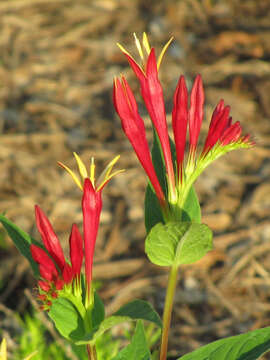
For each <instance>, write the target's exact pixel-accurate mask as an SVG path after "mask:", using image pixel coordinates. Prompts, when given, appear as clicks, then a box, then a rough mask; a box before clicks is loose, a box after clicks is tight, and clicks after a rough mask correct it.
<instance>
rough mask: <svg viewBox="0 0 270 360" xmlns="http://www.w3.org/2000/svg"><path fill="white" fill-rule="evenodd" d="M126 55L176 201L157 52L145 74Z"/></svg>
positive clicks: (151, 52)
mask: <svg viewBox="0 0 270 360" xmlns="http://www.w3.org/2000/svg"><path fill="white" fill-rule="evenodd" d="M125 55H126V57H127V59H128V61H129V63H130V65H131V67H132V69H133V71H134V73H135V75H136V76H137V78H138V79H139V81H140V85H141V94H142V97H143V100H144V102H145V105H146V108H147V110H148V112H149V115H150V118H151V120H152V122H153V124H154V127H155V130H156V131H157V134H158V137H159V140H160V144H161V147H162V151H163V155H164V161H165V166H166V169H167V174H168V183H169V195H170V196H171V197H172V200H175V197H176V192H175V177H174V168H173V162H172V154H171V148H170V141H169V135H168V127H167V121H166V112H165V106H164V98H163V90H162V86H161V84H160V81H159V78H158V69H157V61H156V56H155V50H154V49H153V48H152V49H151V51H150V54H149V56H148V60H147V64H146V72H145V73H144V72H143V71H142V69H141V68H140V66H138V65H137V63H136V62H135V61H134V60H133V59H132V57H130V56H129V55H128V54H125Z"/></svg>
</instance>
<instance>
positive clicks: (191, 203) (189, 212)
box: [181, 186, 201, 224]
mask: <svg viewBox="0 0 270 360" xmlns="http://www.w3.org/2000/svg"><path fill="white" fill-rule="evenodd" d="M181 220H182V221H191V222H196V223H199V224H200V223H201V207H200V203H199V199H198V196H197V193H196V191H195V189H194V186H192V187H191V189H190V191H189V193H188V196H187V199H186V201H185V204H184V207H183V215H182V219H181Z"/></svg>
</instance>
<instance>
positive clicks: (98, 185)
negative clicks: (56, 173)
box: [58, 152, 125, 191]
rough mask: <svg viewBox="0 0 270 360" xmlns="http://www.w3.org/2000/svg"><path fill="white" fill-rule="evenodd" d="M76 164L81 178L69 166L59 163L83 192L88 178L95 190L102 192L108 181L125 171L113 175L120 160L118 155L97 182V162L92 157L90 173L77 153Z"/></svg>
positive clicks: (75, 155)
mask: <svg viewBox="0 0 270 360" xmlns="http://www.w3.org/2000/svg"><path fill="white" fill-rule="evenodd" d="M73 155H74V157H75V159H76V162H77V166H78V170H79V174H80V176H78V175H76V174H75V172H74V171H72V170H71V169H70V168H69V167H68V166H66V165H64V164H63V163H61V162H58V164H59V165H60V166H61V167H62V168H63V169H65V170H66V171H67V172H68V173H69V174H70V175H71V177H72V179H73V180H74V182H75V184H76V185H77V186H78V187H79V188H80V189H81V190H83V184H84V180H85V179H86V178H89V179H90V181H91V183H92V185H93V187H94V189H95V190H96V191H100V190H102V189H103V187H104V186H105V185H106V184H107V183H108V181H110V180H111V178H112V177H114V176H115V175H117V174H120V173H122V172H123V171H125V170H117V171H115V172H113V173H112V168H113V166H114V165H115V163H116V162H117V161H118V159H119V158H120V155H117V156H116V157H115V158H114V159H113V160H112V161H111V162H110V163H109V164H108V165H107V166H106V168H105V169H104V170H103V171H102V173H101V175H100V176H99V177H98V179H97V181H96V179H95V170H96V165H95V160H94V158H93V157H92V158H91V161H90V168H89V173H88V171H87V168H86V166H85V165H84V163H83V161H82V160H81V158H80V157H79V155H78V154H77V153H75V152H74V153H73Z"/></svg>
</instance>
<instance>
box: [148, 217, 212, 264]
mask: <svg viewBox="0 0 270 360" xmlns="http://www.w3.org/2000/svg"><path fill="white" fill-rule="evenodd" d="M212 247H213V245H212V232H211V230H210V229H209V228H208V227H207V225H205V224H197V223H190V222H180V223H175V222H172V223H167V224H165V225H164V224H161V223H159V224H157V225H155V226H154V227H153V228H152V229H151V231H150V233H149V234H148V236H147V238H146V242H145V252H146V254H147V256H148V258H149V260H150V261H151V262H152V263H153V264H156V265H159V266H179V265H180V264H191V263H193V262H195V261H198V260H200V259H201V258H202V257H203V256H204V255H205V254H206V253H207V252H208V251H209V250H211V249H212Z"/></svg>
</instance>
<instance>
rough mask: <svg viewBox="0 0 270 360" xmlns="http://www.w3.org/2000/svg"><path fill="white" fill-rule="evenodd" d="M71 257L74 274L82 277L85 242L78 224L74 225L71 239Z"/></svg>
mask: <svg viewBox="0 0 270 360" xmlns="http://www.w3.org/2000/svg"><path fill="white" fill-rule="evenodd" d="M69 256H70V261H71V265H72V274H73V275H74V276H80V273H81V267H82V261H83V240H82V237H81V234H80V231H79V229H78V226H77V225H76V224H73V225H72V229H71V234H70V237H69Z"/></svg>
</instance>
